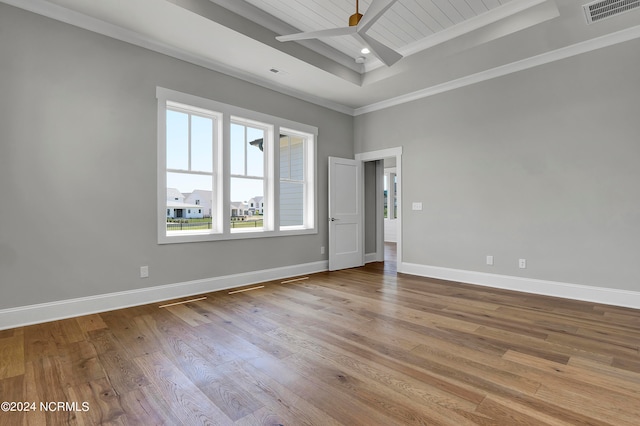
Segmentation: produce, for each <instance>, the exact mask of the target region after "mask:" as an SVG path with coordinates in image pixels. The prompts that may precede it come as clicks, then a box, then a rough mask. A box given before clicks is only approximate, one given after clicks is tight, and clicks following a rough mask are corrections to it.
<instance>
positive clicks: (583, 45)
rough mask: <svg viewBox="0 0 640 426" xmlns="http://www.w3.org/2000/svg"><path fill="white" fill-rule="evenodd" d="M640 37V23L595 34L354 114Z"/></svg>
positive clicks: (357, 111)
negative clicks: (602, 33) (606, 32)
mask: <svg viewBox="0 0 640 426" xmlns="http://www.w3.org/2000/svg"><path fill="white" fill-rule="evenodd" d="M637 38H640V25H638V26H635V27H630V28H627V29H624V30H621V31H617V32H615V33H611V34H607V35H604V36H600V37H596V38H592V39H590V40H586V41H583V42H580V43H576V44H572V45H570V46H566V47H562V48H560V49H556V50H552V51H549V52H545V53H542V54H540V55H536V56H531V57H529V58H526V59H522V60H519V61H515V62H511V63H508V64H505V65H501V66H499V67H495V68H491V69H488V70H485V71H480V72H478V73H475V74H470V75H468V76H465V77H461V78H458V79H455V80H451V81H447V82H444V83H441V84H436V85H434V86H430V87H426V88H424V89H421V90H417V91H415V92H411V93H407V94H404V95H400V96H396V97H394V98H390V99H386V100H384V101H380V102H376V103H373V104H369V105H366V106H363V107H360V108H356V109H355V112H354V116H358V115H362V114H367V113H370V112H374V111H379V110H382V109H386V108H390V107H393V106H397V105H402V104H405V103H407V102H412V101H416V100H418V99H424V98H428V97H430V96H433V95H437V94H440V93H444V92H448V91H450V90H455V89H459V88H461V87H465V86H470V85H472V84H476V83H481V82H483V81H487V80H491V79H494V78H497V77H503V76H505V75H508V74H512V73H515V72H518V71H524V70H527V69H530V68H534V67H537V66H540V65H545V64H548V63H551V62H556V61H560V60H563V59H567V58H570V57H572V56H576V55H581V54H583V53H588V52H591V51H594V50H598V49H602V48H604V47H609V46H614V45H616V44H619V43H624V42H625V41H630V40H634V39H637Z"/></svg>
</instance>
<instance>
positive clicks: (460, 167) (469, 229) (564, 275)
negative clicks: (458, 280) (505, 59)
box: [355, 40, 640, 291]
mask: <svg viewBox="0 0 640 426" xmlns="http://www.w3.org/2000/svg"><path fill="white" fill-rule="evenodd" d="M638 52H640V41H638V40H634V41H630V42H626V43H623V44H619V45H616V46H613V47H609V48H606V49H601V50H597V51H593V52H590V53H587V54H583V55H580V56H576V57H573V58H569V59H565V60H562V61H559V62H555V63H551V64H548V65H544V66H539V67H536V68H533V69H530V70H526V71H522V72H518V73H515V74H511V75H508V76H505V77H501V78H498V79H493V80H490V81H486V82H483V83H479V84H475V85H472V86H468V87H465V88H461V89H457V90H453V91H450V92H446V93H442V94H439V95H436V96H432V97H429V98H426V99H422V100H419V101H414V102H412V103H408V104H404V105H401V106H397V107H393V108H389V109H386V110H382V111H378V112H373V113H369V114H366V115H362V116H359V117H357V118H356V120H355V148H356V152H367V151H374V150H378V149H383V148H389V147H396V146H402V147H403V148H404V150H403V157H402V173H403V176H402V189H403V198H402V199H403V212H404V216H403V218H402V219H403V235H402V244H403V247H402V250H403V251H402V253H403V261H405V262H410V263H415V264H421V265H431V266H439V267H445V268H453V269H459V270H469V271H480V272H488V273H495V274H504V275H511V276H523V277H529V278H537V279H543V280H552V281H560V282H567V283H577V284H583V285H591V286H601V287H610V288H617V289H627V290H634V291H639V290H640V282H639V278H640V262H639V261H638V259H639V255H640V167H639V165H638V160H639V159H640V115H639V112H640V96H639V94H640V55H638V54H637V53H638ZM413 201H422V202H423V203H424V210H422V211H412V210H411V208H410V207H411V203H412V202H413ZM486 255H493V256H495V265H494V266H493V267H490V266H487V265H485V256H486ZM518 258H526V259H527V262H528V265H527V269H524V270H523V269H518V267H517V263H518Z"/></svg>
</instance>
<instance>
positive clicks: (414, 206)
mask: <svg viewBox="0 0 640 426" xmlns="http://www.w3.org/2000/svg"><path fill="white" fill-rule="evenodd" d="M411 209H412V210H422V203H415V202H414V203H413V204H412V205H411Z"/></svg>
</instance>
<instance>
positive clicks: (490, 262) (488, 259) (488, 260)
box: [487, 256, 493, 265]
mask: <svg viewBox="0 0 640 426" xmlns="http://www.w3.org/2000/svg"><path fill="white" fill-rule="evenodd" d="M487 265H493V256H487Z"/></svg>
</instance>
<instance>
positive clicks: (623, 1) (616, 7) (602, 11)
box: [582, 0, 640, 24]
mask: <svg viewBox="0 0 640 426" xmlns="http://www.w3.org/2000/svg"><path fill="white" fill-rule="evenodd" d="M582 7H583V8H584V12H585V15H586V17H587V24H591V23H593V22H597V21H601V20H603V19H606V18H610V17H612V16H614V15H619V14H620V13H624V12H628V11H630V10H633V9H635V8H637V7H640V0H601V1H594V2H592V3H589V4H585V5H584V6H582Z"/></svg>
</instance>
